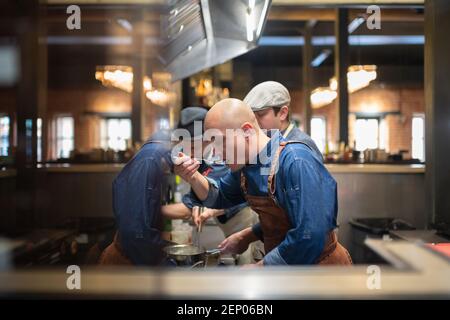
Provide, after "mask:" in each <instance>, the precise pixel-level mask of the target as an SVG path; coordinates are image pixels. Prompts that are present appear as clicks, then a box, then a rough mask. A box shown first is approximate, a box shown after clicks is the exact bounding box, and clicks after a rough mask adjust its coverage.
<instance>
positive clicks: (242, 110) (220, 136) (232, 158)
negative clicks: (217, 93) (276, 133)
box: [204, 99, 268, 171]
mask: <svg viewBox="0 0 450 320" xmlns="http://www.w3.org/2000/svg"><path fill="white" fill-rule="evenodd" d="M261 136H263V137H265V138H266V139H268V138H267V136H266V135H265V134H264V132H262V130H261V129H260V127H259V125H258V121H257V120H256V117H255V114H254V113H253V111H252V109H251V108H250V107H249V106H248V105H247V104H245V103H244V102H243V101H241V100H238V99H224V100H222V101H220V102H218V103H216V104H215V105H214V106H213V107H212V108H211V109H210V110H209V111H208V113H207V114H206V118H205V135H204V139H206V140H208V141H214V142H213V144H212V145H213V148H214V152H215V154H216V155H218V156H220V157H221V158H222V159H223V160H225V162H226V164H227V165H228V166H229V167H230V169H231V170H232V171H235V170H238V169H239V168H242V167H243V166H244V165H245V164H246V163H248V161H249V159H253V158H255V157H256V155H257V152H258V150H257V149H258V143H263V142H264V141H263V140H261V139H259V137H261Z"/></svg>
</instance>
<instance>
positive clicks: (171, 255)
mask: <svg viewBox="0 0 450 320" xmlns="http://www.w3.org/2000/svg"><path fill="white" fill-rule="evenodd" d="M164 252H165V253H166V255H167V258H168V259H170V260H171V261H173V262H174V263H175V264H176V265H177V266H184V267H191V268H195V267H199V266H203V267H205V266H206V265H207V264H208V259H209V258H210V257H217V256H219V255H220V249H211V250H205V249H202V248H200V247H197V246H193V245H189V244H178V245H170V246H167V247H165V248H164Z"/></svg>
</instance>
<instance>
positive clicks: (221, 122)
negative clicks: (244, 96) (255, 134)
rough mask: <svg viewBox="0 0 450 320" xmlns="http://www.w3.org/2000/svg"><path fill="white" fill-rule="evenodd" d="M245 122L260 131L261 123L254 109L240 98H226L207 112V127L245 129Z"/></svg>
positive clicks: (222, 129)
mask: <svg viewBox="0 0 450 320" xmlns="http://www.w3.org/2000/svg"><path fill="white" fill-rule="evenodd" d="M245 124H250V125H251V127H252V128H253V129H255V130H256V131H259V125H258V122H257V120H256V117H255V114H254V113H253V111H252V109H251V108H250V107H249V106H248V105H246V104H245V103H244V102H243V101H241V100H239V99H232V98H229V99H224V100H221V101H219V102H218V103H216V104H215V105H214V106H213V107H212V108H211V109H210V110H209V111H208V113H207V114H206V118H205V128H208V129H213V128H214V129H219V130H221V131H224V130H226V129H243V126H244V125H245Z"/></svg>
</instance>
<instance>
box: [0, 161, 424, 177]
mask: <svg viewBox="0 0 450 320" xmlns="http://www.w3.org/2000/svg"><path fill="white" fill-rule="evenodd" d="M124 166H125V164H124V163H99V164H43V165H39V166H38V168H39V169H41V170H46V171H47V172H67V173H89V172H119V171H120V170H121V169H122V168H123V167H124ZM325 166H326V167H327V169H328V170H329V171H330V172H331V173H422V174H423V173H424V172H425V165H424V164H331V163H330V164H326V165H325ZM0 173H1V171H0Z"/></svg>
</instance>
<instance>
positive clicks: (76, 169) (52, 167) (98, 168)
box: [38, 163, 125, 173]
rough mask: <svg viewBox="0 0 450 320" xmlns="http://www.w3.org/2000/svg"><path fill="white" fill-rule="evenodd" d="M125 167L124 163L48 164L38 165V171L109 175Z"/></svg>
mask: <svg viewBox="0 0 450 320" xmlns="http://www.w3.org/2000/svg"><path fill="white" fill-rule="evenodd" d="M124 166H125V164H124V163H92V164H70V163H55V164H53V163H50V164H40V165H38V169H39V170H45V171H47V172H51V173H53V172H57V173H110V172H113V173H114V172H119V171H120V170H122V168H123V167H124Z"/></svg>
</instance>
